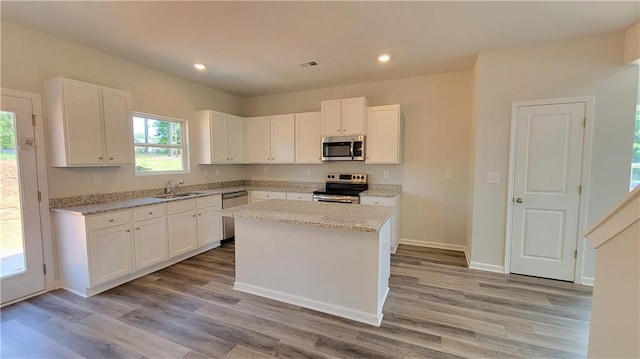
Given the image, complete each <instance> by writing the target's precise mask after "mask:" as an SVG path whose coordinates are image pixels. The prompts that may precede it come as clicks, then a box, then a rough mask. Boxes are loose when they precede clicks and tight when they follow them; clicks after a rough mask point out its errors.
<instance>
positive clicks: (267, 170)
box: [262, 167, 269, 176]
mask: <svg viewBox="0 0 640 359" xmlns="http://www.w3.org/2000/svg"><path fill="white" fill-rule="evenodd" d="M262 174H263V175H265V176H266V175H267V174H269V169H267V167H265V168H263V169H262Z"/></svg>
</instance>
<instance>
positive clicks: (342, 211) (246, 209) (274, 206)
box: [216, 199, 395, 232]
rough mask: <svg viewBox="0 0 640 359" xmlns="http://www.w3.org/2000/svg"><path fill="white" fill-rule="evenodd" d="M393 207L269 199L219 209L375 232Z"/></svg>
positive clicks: (236, 214)
mask: <svg viewBox="0 0 640 359" xmlns="http://www.w3.org/2000/svg"><path fill="white" fill-rule="evenodd" d="M394 212H395V208H394V207H388V206H368V205H361V204H350V205H345V204H341V203H323V202H305V201H287V200H280V199H272V200H268V201H262V202H258V203H255V204H250V205H245V206H239V207H233V208H228V209H223V210H220V211H218V212H217V213H216V214H218V215H222V216H225V217H237V218H246V219H255V220H260V221H267V222H280V223H289V224H297V225H303V226H314V227H325V228H332V229H342V230H349V231H360V232H378V231H379V230H380V227H381V226H382V225H383V224H384V223H385V222H386V221H387V219H389V218H390V217H391V215H393V213H394Z"/></svg>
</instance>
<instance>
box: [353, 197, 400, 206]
mask: <svg viewBox="0 0 640 359" xmlns="http://www.w3.org/2000/svg"><path fill="white" fill-rule="evenodd" d="M360 204H370V205H374V206H391V207H394V206H395V205H396V203H395V198H394V197H366V196H363V197H360Z"/></svg>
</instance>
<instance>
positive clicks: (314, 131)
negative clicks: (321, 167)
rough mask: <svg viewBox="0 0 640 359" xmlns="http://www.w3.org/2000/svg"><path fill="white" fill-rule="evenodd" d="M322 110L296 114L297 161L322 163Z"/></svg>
mask: <svg viewBox="0 0 640 359" xmlns="http://www.w3.org/2000/svg"><path fill="white" fill-rule="evenodd" d="M321 132H322V116H321V114H320V112H306V113H297V114H296V154H295V162H296V163H318V164H319V163H322V134H321Z"/></svg>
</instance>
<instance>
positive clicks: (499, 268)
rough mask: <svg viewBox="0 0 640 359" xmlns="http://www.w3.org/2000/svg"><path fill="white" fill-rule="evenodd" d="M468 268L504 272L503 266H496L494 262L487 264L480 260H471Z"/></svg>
mask: <svg viewBox="0 0 640 359" xmlns="http://www.w3.org/2000/svg"><path fill="white" fill-rule="evenodd" d="M469 269H477V270H482V271H486V272H495V273H505V270H504V267H503V266H497V265H495V264H487V263H480V262H471V263H470V264H469Z"/></svg>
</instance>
